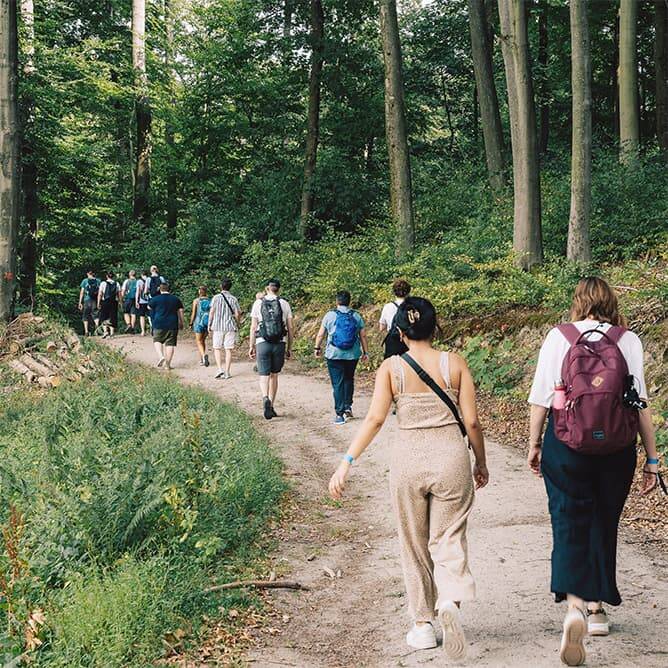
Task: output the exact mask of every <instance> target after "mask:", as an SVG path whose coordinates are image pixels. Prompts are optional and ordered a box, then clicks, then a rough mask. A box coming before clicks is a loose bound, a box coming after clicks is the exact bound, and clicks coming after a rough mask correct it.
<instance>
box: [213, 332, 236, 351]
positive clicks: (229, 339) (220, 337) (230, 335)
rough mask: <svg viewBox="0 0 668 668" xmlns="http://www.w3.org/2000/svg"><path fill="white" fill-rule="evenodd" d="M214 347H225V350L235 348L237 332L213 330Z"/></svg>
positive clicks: (218, 348)
mask: <svg viewBox="0 0 668 668" xmlns="http://www.w3.org/2000/svg"><path fill="white" fill-rule="evenodd" d="M212 343H213V347H214V348H216V349H217V350H220V349H221V348H225V350H234V347H235V346H236V345H237V333H236V332H213V341H212Z"/></svg>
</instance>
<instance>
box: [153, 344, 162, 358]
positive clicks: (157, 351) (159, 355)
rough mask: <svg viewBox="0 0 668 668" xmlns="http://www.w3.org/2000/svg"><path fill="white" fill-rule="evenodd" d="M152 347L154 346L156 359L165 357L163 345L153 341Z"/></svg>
mask: <svg viewBox="0 0 668 668" xmlns="http://www.w3.org/2000/svg"><path fill="white" fill-rule="evenodd" d="M153 347H154V348H155V352H156V353H158V361H160V360H164V359H165V347H164V346H163V345H162V343H158V342H157V341H154V342H153Z"/></svg>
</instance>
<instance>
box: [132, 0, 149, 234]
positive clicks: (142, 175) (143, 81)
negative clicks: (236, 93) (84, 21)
mask: <svg viewBox="0 0 668 668" xmlns="http://www.w3.org/2000/svg"><path fill="white" fill-rule="evenodd" d="M132 67H133V68H134V73H135V88H136V98H135V120H136V124H137V139H136V142H137V145H136V151H135V173H134V204H133V215H134V218H135V220H136V221H137V222H139V223H142V224H145V223H146V222H147V221H148V219H149V217H150V214H149V199H148V198H149V188H150V182H151V107H150V103H149V97H148V78H147V76H146V1H145V0H132Z"/></svg>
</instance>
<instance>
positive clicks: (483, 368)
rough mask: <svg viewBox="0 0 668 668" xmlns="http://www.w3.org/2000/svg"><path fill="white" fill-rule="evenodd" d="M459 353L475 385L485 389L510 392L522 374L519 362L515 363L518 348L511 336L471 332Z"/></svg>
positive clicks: (501, 393) (495, 392)
mask: <svg viewBox="0 0 668 668" xmlns="http://www.w3.org/2000/svg"><path fill="white" fill-rule="evenodd" d="M462 354H463V355H464V357H465V358H466V362H467V363H468V365H469V368H470V370H471V374H472V375H473V379H474V380H475V382H476V386H477V387H478V388H480V389H481V390H483V391H484V392H490V393H493V394H498V395H505V394H509V393H510V392H512V391H513V390H514V389H515V388H516V386H517V384H518V382H519V381H520V379H521V378H522V376H523V375H524V369H523V368H522V365H521V364H518V363H517V359H516V357H517V351H516V350H515V348H514V344H513V342H512V341H510V340H500V339H489V338H485V337H484V336H482V335H478V336H472V337H471V338H470V339H468V340H467V341H466V343H465V344H464V348H463V350H462Z"/></svg>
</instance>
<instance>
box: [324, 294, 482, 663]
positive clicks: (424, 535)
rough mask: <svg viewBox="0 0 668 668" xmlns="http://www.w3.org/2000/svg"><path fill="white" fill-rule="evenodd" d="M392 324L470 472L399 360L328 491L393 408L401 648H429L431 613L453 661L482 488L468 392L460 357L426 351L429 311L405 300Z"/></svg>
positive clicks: (382, 372) (477, 432) (469, 587)
mask: <svg viewBox="0 0 668 668" xmlns="http://www.w3.org/2000/svg"><path fill="white" fill-rule="evenodd" d="M395 322H396V324H397V327H398V328H399V331H400V333H401V338H402V340H403V341H404V342H405V343H406V345H407V346H408V349H409V353H408V354H409V355H410V356H411V357H412V358H413V359H414V360H415V361H417V363H418V364H419V365H420V366H421V367H422V368H423V369H424V370H425V371H426V372H427V373H428V374H429V375H430V376H431V377H432V379H434V381H436V383H437V384H438V385H439V386H440V387H441V389H442V390H445V391H446V392H447V393H448V395H449V397H450V398H451V399H452V400H453V401H454V402H455V403H456V404H457V406H458V409H459V413H460V415H461V418H462V420H463V423H464V425H465V427H466V433H467V435H468V439H469V442H470V445H471V448H472V450H473V454H474V457H475V464H474V466H473V472H472V470H471V458H470V455H469V450H468V448H467V445H466V441H465V440H464V438H463V437H462V435H461V432H460V430H459V427H458V426H457V421H456V419H455V417H454V414H453V413H452V411H451V410H450V409H449V408H448V406H447V405H446V404H445V403H444V402H443V401H442V399H440V398H439V397H438V395H437V394H436V393H435V392H433V391H432V390H431V389H430V388H429V387H428V386H427V385H426V384H425V383H424V382H423V381H422V380H421V379H420V378H419V376H418V375H417V373H416V372H415V371H413V369H412V368H411V367H410V366H409V365H408V363H407V362H406V361H405V360H403V359H401V358H400V357H399V356H395V357H390V358H389V359H387V360H385V361H384V362H383V364H382V365H381V367H380V369H379V370H378V373H377V375H376V385H375V390H374V395H373V400H372V402H371V407H370V409H369V412H368V414H367V416H366V418H365V420H364V423H363V425H362V427H361V428H360V430H359V432H358V433H357V435H356V436H355V438H354V439H353V442H352V444H351V445H350V448H349V449H348V452H347V453H346V455H345V456H344V459H343V461H342V462H341V464H340V465H339V467H338V469H337V470H336V472H335V473H334V475H333V476H332V479H331V481H330V484H329V490H330V493H331V495H332V496H333V497H334V498H340V497H341V493H342V492H343V488H344V486H345V481H346V478H347V476H348V473H349V471H350V467H351V465H352V462H353V461H354V460H355V459H357V458H358V457H359V456H360V455H361V454H362V452H364V450H365V449H366V447H367V446H368V445H369V444H370V443H371V441H372V440H373V439H374V437H375V436H376V434H377V433H378V432H379V431H380V428H381V427H382V426H383V423H384V422H385V419H386V417H387V415H388V412H389V410H390V407H391V404H392V402H393V401H395V402H396V406H397V422H398V426H399V432H400V436H399V437H398V438H397V440H396V442H395V443H393V444H392V446H391V454H390V494H391V498H392V506H393V508H394V513H395V517H396V522H397V526H398V533H399V546H400V553H401V565H402V569H403V573H404V581H405V586H406V594H407V599H408V607H409V613H410V615H411V617H412V619H413V622H414V623H413V627H412V628H411V630H410V631H409V632H408V634H407V636H406V642H407V643H408V645H409V646H411V647H413V648H416V649H430V648H432V647H436V645H437V641H436V634H435V631H434V617H435V613H436V614H437V615H438V619H439V621H440V623H441V626H442V628H443V646H444V649H445V651H446V654H447V655H448V656H449V657H450V658H452V659H459V658H462V657H463V656H464V654H465V651H466V642H465V638H464V632H463V629H462V626H461V622H460V619H459V605H460V603H461V602H462V601H469V600H471V599H473V598H474V596H475V585H474V582H473V577H472V575H471V572H470V571H469V567H468V551H467V542H466V524H467V520H468V516H469V513H470V512H471V507H472V504H473V496H474V489H473V488H474V484H475V487H477V488H481V487H484V486H485V485H486V484H487V482H488V480H489V474H488V472H487V465H486V460H485V445H484V439H483V434H482V430H481V428H480V424H479V422H478V416H477V410H476V401H475V387H474V384H473V379H472V378H471V373H470V371H469V369H468V367H467V365H466V362H465V361H464V360H463V359H462V358H461V357H459V355H456V354H454V353H444V352H441V351H438V350H435V349H434V348H433V347H432V340H433V337H434V333H435V331H436V326H437V325H436V312H435V310H434V307H433V306H432V304H431V303H430V302H429V301H428V300H426V299H421V298H419V297H409V298H408V299H407V300H406V301H405V302H404V303H403V304H402V305H401V306H400V307H399V311H398V312H397V315H396V317H395Z"/></svg>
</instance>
